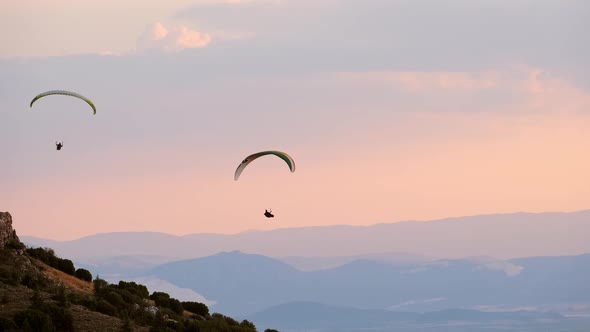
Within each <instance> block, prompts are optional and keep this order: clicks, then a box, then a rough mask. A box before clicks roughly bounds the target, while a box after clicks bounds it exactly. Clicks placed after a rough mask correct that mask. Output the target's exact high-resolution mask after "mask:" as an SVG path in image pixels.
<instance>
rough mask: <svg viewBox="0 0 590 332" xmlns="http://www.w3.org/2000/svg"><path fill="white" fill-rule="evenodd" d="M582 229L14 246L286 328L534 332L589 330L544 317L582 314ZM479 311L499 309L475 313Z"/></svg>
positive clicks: (587, 229) (567, 223)
mask: <svg viewBox="0 0 590 332" xmlns="http://www.w3.org/2000/svg"><path fill="white" fill-rule="evenodd" d="M588 234H590V210H586V211H580V212H573V213H541V214H530V213H515V214H505V215H485V216H473V217H462V218H450V219H444V220H437V221H430V222H410V221H408V222H399V223H391V224H378V225H373V226H366V227H361V226H322V227H305V228H287V229H278V230H274V231H249V232H244V233H239V234H234V235H223V234H193V235H186V236H174V235H169V234H163V233H139V232H138V233H133V232H128V233H109V234H97V235H93V236H89V237H85V238H82V239H78V240H74V241H63V242H58V241H51V240H43V239H36V238H32V237H27V236H22V237H21V239H22V240H23V242H25V243H27V244H28V245H34V246H48V247H52V248H54V249H55V251H56V252H57V253H58V254H59V255H62V256H66V257H72V258H73V260H74V261H75V262H76V264H77V265H79V266H82V267H85V268H87V269H89V270H90V271H92V272H93V274H96V273H99V274H100V275H101V276H103V277H105V276H106V277H110V279H112V280H116V279H117V278H122V279H127V280H142V282H143V283H149V284H153V285H165V286H166V287H168V289H171V290H174V292H178V295H175V296H177V297H179V298H183V296H184V295H185V296H186V298H187V299H188V300H190V298H191V297H197V298H196V300H198V301H203V302H206V303H208V304H210V305H211V308H212V310H214V311H220V312H224V313H225V312H226V313H228V314H230V315H234V316H241V317H246V319H249V320H250V319H251V320H253V321H254V322H255V323H256V324H257V325H260V326H276V327H278V328H279V329H280V330H281V331H286V332H289V331H304V330H305V329H306V328H307V327H314V331H316V329H315V328H319V329H317V331H323V332H332V331H354V328H353V325H351V324H353V323H352V322H354V321H357V322H359V323H358V324H359V325H358V327H359V328H360V329H363V331H365V332H367V331H371V332H378V331H379V332H381V331H390V330H392V329H393V328H392V326H395V329H394V330H395V331H415V330H416V326H417V325H416V324H418V325H419V326H420V329H419V330H420V331H500V330H502V331H538V330H547V326H550V325H543V324H553V322H556V324H558V325H559V324H561V325H559V330H561V331H585V329H586V328H588V329H586V330H590V320H587V319H586V320H585V319H584V318H580V320H575V319H565V318H564V317H557V316H555V315H554V314H551V313H546V312H545V311H547V310H554V311H559V312H561V313H564V314H573V315H581V316H584V315H590V282H588V281H589V280H590V254H585V253H590V241H589V240H588ZM523 257H524V258H523ZM152 291H153V290H152ZM184 293H186V294H184ZM481 308H484V309H486V308H487V309H489V308H492V309H494V311H502V312H494V313H492V312H490V313H481V312H480V311H474V310H472V309H481ZM498 308H500V309H498ZM517 308H526V310H528V311H527V312H518V313H513V312H512V311H518V309H517ZM496 309H498V310H496ZM421 312H429V313H428V314H419V313H421ZM285 315H287V316H285ZM277 317H283V318H284V319H282V320H281V322H283V323H284V324H283V325H277V324H276V323H278V321H277V320H276V319H278V318H277ZM298 317H299V318H300V317H305V319H299V322H297V321H298ZM336 317H340V318H338V319H337V318H336ZM351 317H354V318H356V319H357V320H355V319H354V318H351ZM436 317H439V318H440V319H439V320H438V321H437V318H436ZM454 319H457V322H456V324H455V323H452V324H451V323H449V322H452V321H453V320H454ZM502 321H504V322H509V323H506V324H504V323H501V322H502ZM306 322H309V323H310V324H311V325H305V324H307V323H306ZM371 322H374V323H371ZM499 322H500V323H499ZM488 323H489V324H488ZM339 324H340V325H339ZM449 324H451V325H449ZM453 324H455V325H453ZM563 324H566V325H567V324H572V325H571V326H570V325H567V326H569V327H571V329H569V327H568V328H562V327H564V326H566V325H563ZM580 324H581V325H580ZM584 324H585V325H584ZM555 326H557V325H555ZM580 326H582V328H581V329H579V327H580ZM345 327H346V328H345ZM425 327H428V328H430V329H428V328H425ZM519 327H520V329H519ZM513 328H514V329H513ZM357 331H358V330H357Z"/></svg>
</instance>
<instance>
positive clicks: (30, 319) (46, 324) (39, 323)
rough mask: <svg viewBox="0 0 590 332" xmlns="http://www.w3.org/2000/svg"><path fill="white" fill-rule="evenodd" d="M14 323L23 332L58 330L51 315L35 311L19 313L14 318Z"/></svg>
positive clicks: (50, 331) (28, 310) (51, 331)
mask: <svg viewBox="0 0 590 332" xmlns="http://www.w3.org/2000/svg"><path fill="white" fill-rule="evenodd" d="M14 322H15V323H16V325H18V327H20V328H21V329H22V330H23V331H39V332H54V331H55V330H56V329H55V325H53V322H52V321H51V317H49V315H47V314H46V313H44V312H41V311H39V310H34V309H27V310H24V311H21V312H19V313H17V314H16V315H15V316H14Z"/></svg>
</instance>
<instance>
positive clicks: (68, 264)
mask: <svg viewBox="0 0 590 332" xmlns="http://www.w3.org/2000/svg"><path fill="white" fill-rule="evenodd" d="M54 267H55V266H54ZM57 269H58V270H60V271H63V272H65V273H67V274H69V275H71V276H73V275H75V274H76V268H75V267H74V263H73V262H72V261H71V260H69V259H61V258H58V262H57Z"/></svg>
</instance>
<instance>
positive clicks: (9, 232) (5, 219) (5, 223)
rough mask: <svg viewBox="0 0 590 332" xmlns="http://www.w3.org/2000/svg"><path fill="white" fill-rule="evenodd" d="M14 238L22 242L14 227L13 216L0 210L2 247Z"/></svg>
mask: <svg viewBox="0 0 590 332" xmlns="http://www.w3.org/2000/svg"><path fill="white" fill-rule="evenodd" d="M12 240H16V241H19V242H20V240H19V238H18V236H16V232H15V231H14V229H13V228H12V216H11V215H10V213H8V212H0V249H2V248H4V247H5V246H6V244H7V243H9V242H10V241H12Z"/></svg>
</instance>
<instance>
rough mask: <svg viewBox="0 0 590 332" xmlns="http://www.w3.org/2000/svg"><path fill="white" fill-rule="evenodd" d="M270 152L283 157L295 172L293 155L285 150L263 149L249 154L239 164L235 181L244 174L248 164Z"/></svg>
mask: <svg viewBox="0 0 590 332" xmlns="http://www.w3.org/2000/svg"><path fill="white" fill-rule="evenodd" d="M269 154H272V155H275V156H277V157H279V158H281V159H283V160H284V161H285V163H287V165H288V166H289V169H290V170H291V172H295V161H294V160H293V158H291V156H289V155H288V154H286V153H285V152H281V151H262V152H257V153H254V154H251V155H249V156H248V157H246V158H245V159H244V160H243V161H242V163H241V164H240V165H238V168H237V169H236V172H235V173H234V180H235V181H237V180H238V178H239V177H240V174H242V171H244V168H246V166H248V164H250V163H251V162H253V161H254V160H256V159H258V158H260V157H262V156H266V155H269Z"/></svg>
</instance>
